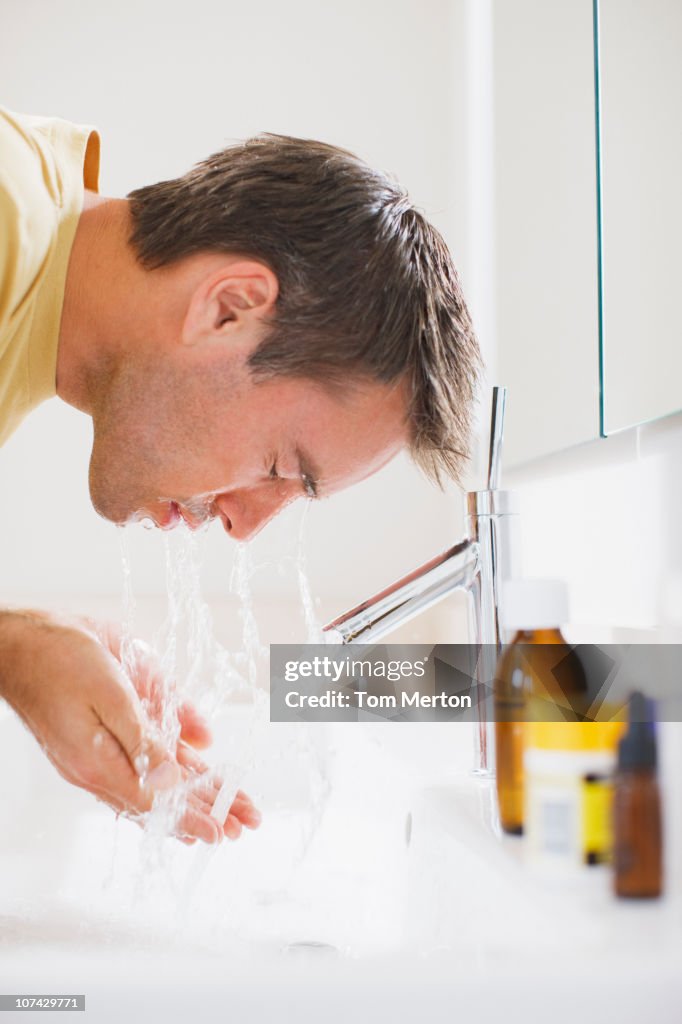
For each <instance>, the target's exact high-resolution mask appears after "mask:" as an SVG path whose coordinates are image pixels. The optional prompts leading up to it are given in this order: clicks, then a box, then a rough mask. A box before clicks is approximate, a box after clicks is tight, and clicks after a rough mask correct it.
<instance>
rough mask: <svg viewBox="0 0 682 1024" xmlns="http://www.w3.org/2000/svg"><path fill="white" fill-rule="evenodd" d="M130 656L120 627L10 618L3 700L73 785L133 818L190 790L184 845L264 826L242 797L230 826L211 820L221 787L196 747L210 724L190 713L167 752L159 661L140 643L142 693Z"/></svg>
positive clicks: (137, 661) (0, 619)
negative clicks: (159, 795) (163, 798)
mask: <svg viewBox="0 0 682 1024" xmlns="http://www.w3.org/2000/svg"><path fill="white" fill-rule="evenodd" d="M120 655H121V643H120V637H119V636H118V635H117V634H116V633H115V632H114V631H112V630H110V629H106V628H105V629H96V628H95V626H94V624H91V623H85V622H78V621H76V620H68V621H67V620H62V619H57V618H56V617H53V616H49V615H47V614H43V613H40V612H33V611H30V612H3V613H2V614H0V695H2V696H3V697H4V698H5V699H6V700H7V701H8V703H9V704H11V705H12V707H13V708H14V710H15V711H16V712H17V714H19V715H20V717H21V718H22V719H23V720H24V722H25V723H26V724H27V725H28V727H29V728H30V730H31V731H32V732H33V734H34V735H35V737H36V739H37V740H38V742H39V743H40V745H41V746H42V748H43V750H44V751H45V753H46V754H47V756H48V757H49V758H50V760H51V761H52V763H53V764H54V765H55V767H56V768H57V770H58V771H59V773H60V774H61V775H62V776H63V777H64V778H65V779H66V780H67V781H68V782H71V783H73V784H74V785H76V786H80V787H81V788H83V789H86V790H88V791H89V792H91V793H94V794H95V796H97V797H99V798H100V799H101V800H104V801H105V802H106V803H108V804H109V805H110V806H111V807H113V808H115V809H116V810H117V811H123V812H125V813H127V814H129V815H130V816H133V817H134V816H137V815H140V814H144V813H145V812H147V811H149V810H150V809H151V807H152V803H153V799H154V794H155V792H158V791H160V790H166V789H169V788H171V787H173V786H175V785H178V784H184V786H185V788H186V789H187V791H188V796H187V801H186V808H185V810H184V813H183V814H182V817H181V818H180V820H179V822H178V823H177V825H176V834H177V835H178V837H179V838H180V839H182V840H183V841H184V842H189V843H191V842H194V841H196V839H203V840H204V841H205V842H207V843H216V842H219V840H220V839H221V838H222V836H223V835H227V836H229V837H230V838H232V839H236V838H237V836H238V835H239V834H240V832H241V829H242V825H246V826H247V828H256V827H257V826H258V824H259V822H260V815H259V813H258V811H256V809H255V808H254V806H253V804H252V803H251V801H250V799H249V798H248V797H247V796H246V795H245V794H244V793H242V792H239V793H238V794H237V797H236V799H235V801H234V803H233V804H232V807H231V808H230V813H229V815H228V817H227V820H226V821H225V822H217V821H216V820H215V819H214V818H212V817H211V808H212V806H213V802H214V800H215V797H216V795H217V793H218V790H219V789H220V785H221V782H220V779H218V778H216V777H215V776H212V775H210V774H209V773H208V771H207V769H206V765H205V764H204V762H203V761H202V760H201V758H200V757H199V756H198V754H196V752H195V751H194V750H193V749H192V746H195V747H204V746H207V745H208V743H210V733H209V731H208V729H207V727H206V725H205V723H204V722H203V720H202V719H201V718H200V717H199V716H198V715H197V714H196V712H195V711H194V710H193V708H191V706H188V705H184V706H182V707H181V708H180V709H179V712H178V720H179V738H178V740H177V743H176V746H175V750H169V749H167V747H166V746H165V745H164V744H163V743H162V742H161V740H160V738H159V735H158V731H157V730H156V729H155V728H154V721H155V720H156V722H159V721H160V719H161V714H162V713H163V712H164V707H163V700H162V695H163V693H164V690H163V687H162V686H161V682H162V680H161V679H160V675H159V668H158V664H157V663H156V662H155V661H154V658H153V655H152V654H151V652H150V650H149V648H147V647H146V646H145V645H143V644H140V643H138V642H136V643H135V644H134V646H133V647H132V656H131V657H129V658H128V659H127V662H128V663H127V664H126V668H127V669H128V671H129V673H130V675H131V677H132V683H133V684H134V688H133V685H131V682H130V681H129V680H128V678H127V676H126V675H125V674H124V672H123V670H122V667H121V663H120ZM136 691H137V692H136ZM190 744H192V746H190Z"/></svg>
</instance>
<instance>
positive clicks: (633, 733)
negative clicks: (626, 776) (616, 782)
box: [618, 691, 656, 771]
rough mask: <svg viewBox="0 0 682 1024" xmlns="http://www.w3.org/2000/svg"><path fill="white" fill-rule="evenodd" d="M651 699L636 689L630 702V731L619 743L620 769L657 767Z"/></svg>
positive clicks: (631, 695) (630, 769)
mask: <svg viewBox="0 0 682 1024" xmlns="http://www.w3.org/2000/svg"><path fill="white" fill-rule="evenodd" d="M653 717H654V716H653V714H652V708H651V701H648V700H647V699H646V697H645V696H644V694H642V693H639V692H637V691H635V692H634V693H631V694H630V700H629V702H628V719H629V722H630V724H629V725H628V731H627V732H626V733H625V735H624V736H623V738H622V740H621V741H620V743H619V744H618V769H619V770H620V771H633V770H634V769H636V768H655V767H656V732H655V730H654V722H653Z"/></svg>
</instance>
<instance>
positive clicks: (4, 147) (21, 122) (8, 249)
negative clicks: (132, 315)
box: [0, 107, 99, 445]
mask: <svg viewBox="0 0 682 1024" xmlns="http://www.w3.org/2000/svg"><path fill="white" fill-rule="evenodd" d="M98 177H99V136H98V135H97V132H95V131H93V129H91V128H87V127H84V126H82V125H75V124H70V123H69V122H68V121H62V120H60V119H58V118H39V117H27V116H25V115H24V114H12V113H10V112H9V111H7V110H4V109H3V108H1V107H0V445H2V444H3V443H4V442H5V441H6V440H7V438H8V437H9V435H10V434H11V433H12V431H13V430H15V429H16V427H17V426H18V425H19V423H20V422H21V420H22V419H23V418H24V416H25V415H26V414H27V413H28V412H29V411H30V410H31V409H33V408H34V407H35V406H36V405H38V404H39V403H40V402H43V401H45V399H46V398H50V397H52V395H54V394H55V393H56V374H57V344H58V341H59V325H60V322H61V315H62V304H63V301H64V287H65V284H66V270H67V267H68V262H69V255H70V252H71V246H72V244H73V240H74V236H75V234H76V226H77V224H78V218H79V216H80V212H81V209H82V207H83V192H84V187H85V188H88V189H92V190H93V191H97V188H98Z"/></svg>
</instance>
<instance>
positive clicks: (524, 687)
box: [495, 579, 585, 835]
mask: <svg viewBox="0 0 682 1024" xmlns="http://www.w3.org/2000/svg"><path fill="white" fill-rule="evenodd" d="M503 610H504V622H505V625H506V626H507V628H511V629H513V630H515V632H514V638H513V640H512V642H511V643H510V644H509V645H508V646H507V647H506V648H505V649H504V650H503V652H502V654H501V656H500V660H499V662H498V664H497V670H496V673H495V759H496V769H497V773H496V782H497V800H498V806H499V812H500V824H501V826H502V828H503V830H504V831H505V832H507V833H509V834H511V835H522V833H523V816H524V789H525V787H524V771H523V754H524V745H525V741H524V738H525V731H526V726H525V723H526V721H527V720H528V719H529V717H532V716H531V711H530V705H531V704H533V703H534V704H535V705H537V706H539V708H540V710H539V714H540V716H541V717H542V716H544V715H546V717H547V720H552V717H553V712H556V706H557V705H558V706H559V707H560V708H565V707H566V706H568V707H569V708H570V707H571V706H572V704H571V698H572V697H573V695H575V694H582V693H583V692H584V690H585V681H584V676H583V675H581V673H580V671H579V663H578V662H577V659H575V658H572V657H571V651H572V648H571V647H570V646H569V644H568V643H567V642H566V640H565V639H564V637H563V635H562V633H561V630H560V628H559V626H560V624H561V623H562V622H565V621H566V619H567V618H568V599H567V593H566V587H565V584H563V583H562V582H561V581H559V580H542V579H523V580H509V581H508V582H506V583H505V585H504V592H503ZM559 667H561V671H558V672H557V669H558V668H559ZM558 680H560V682H559V681H558ZM537 713H538V709H537V707H536V714H537ZM555 717H561V718H566V717H570V711H568V712H566V711H565V710H564V711H562V713H561V714H560V715H555Z"/></svg>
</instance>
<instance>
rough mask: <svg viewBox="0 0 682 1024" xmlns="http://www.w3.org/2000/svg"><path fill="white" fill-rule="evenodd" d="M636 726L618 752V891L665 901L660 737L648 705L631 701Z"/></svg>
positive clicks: (632, 721) (641, 700)
mask: <svg viewBox="0 0 682 1024" xmlns="http://www.w3.org/2000/svg"><path fill="white" fill-rule="evenodd" d="M629 718H630V724H629V727H628V731H627V733H626V734H625V736H624V737H623V738H622V740H621V741H620V744H619V746H618V769H617V772H616V778H615V792H614V800H613V830H614V858H613V859H614V868H615V877H614V888H615V892H616V895H617V896H623V897H627V898H631V899H651V898H655V897H657V896H660V895H661V890H662V887H663V863H662V861H663V857H662V846H663V844H662V828H661V795H660V792H659V788H658V779H657V777H656V760H657V758H656V734H655V732H654V726H653V722H652V721H651V719H650V716H649V712H648V707H647V701H646V699H645V698H644V697H643V696H642V694H641V693H633V694H632V696H631V697H630V709H629Z"/></svg>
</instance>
